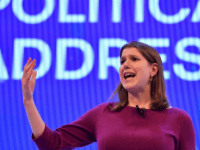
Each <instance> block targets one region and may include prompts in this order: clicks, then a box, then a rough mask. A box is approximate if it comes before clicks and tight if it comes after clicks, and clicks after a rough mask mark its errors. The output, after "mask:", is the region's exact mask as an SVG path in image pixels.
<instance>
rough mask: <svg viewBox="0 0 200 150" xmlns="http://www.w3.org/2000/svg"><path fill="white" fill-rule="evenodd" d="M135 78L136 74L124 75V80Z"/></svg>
mask: <svg viewBox="0 0 200 150" xmlns="http://www.w3.org/2000/svg"><path fill="white" fill-rule="evenodd" d="M135 76H136V74H134V73H127V74H125V75H124V78H125V79H130V78H134V77H135Z"/></svg>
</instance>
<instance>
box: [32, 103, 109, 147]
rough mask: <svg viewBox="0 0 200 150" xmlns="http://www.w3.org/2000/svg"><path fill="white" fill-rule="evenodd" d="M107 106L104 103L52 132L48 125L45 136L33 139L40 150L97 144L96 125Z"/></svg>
mask: <svg viewBox="0 0 200 150" xmlns="http://www.w3.org/2000/svg"><path fill="white" fill-rule="evenodd" d="M106 106H107V104H106V103H105V102H104V103H102V104H100V105H98V106H96V107H94V108H92V109H91V110H89V111H88V112H86V113H85V114H84V115H83V116H81V117H80V118H78V119H77V120H76V121H74V122H72V123H70V124H66V125H63V126H61V127H59V128H57V129H56V130H55V131H52V130H51V129H50V128H49V127H48V126H47V125H46V124H45V130H44V132H43V134H42V135H41V136H40V137H38V138H37V139H34V135H33V134H32V136H31V138H32V140H33V141H34V142H35V144H36V145H37V147H38V148H39V150H47V149H48V150H61V149H62V150H67V149H73V148H76V147H82V146H86V145H88V144H91V143H92V142H96V141H97V140H96V131H95V130H96V123H97V121H98V120H99V118H100V117H101V115H102V114H103V112H104V108H105V107H106Z"/></svg>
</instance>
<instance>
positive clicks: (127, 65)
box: [123, 61, 129, 69]
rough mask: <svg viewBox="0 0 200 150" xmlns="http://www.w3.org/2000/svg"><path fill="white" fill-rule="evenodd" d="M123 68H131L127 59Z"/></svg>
mask: <svg viewBox="0 0 200 150" xmlns="http://www.w3.org/2000/svg"><path fill="white" fill-rule="evenodd" d="M123 68H124V69H129V64H128V62H127V61H125V62H124V64H123Z"/></svg>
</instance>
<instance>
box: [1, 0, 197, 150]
mask: <svg viewBox="0 0 200 150" xmlns="http://www.w3.org/2000/svg"><path fill="white" fill-rule="evenodd" d="M130 41H141V42H144V43H147V44H150V45H151V46H153V47H154V48H155V49H157V51H158V52H159V54H160V56H161V58H162V62H163V67H164V78H165V86H166V92H167V97H168V100H169V103H170V106H172V107H178V108H180V109H183V110H185V111H186V112H187V113H188V114H189V115H190V116H191V118H192V121H193V123H194V127H195V133H196V142H197V145H196V149H197V150H200V136H199V135H200V94H199V93H200V0H0V149H1V150H36V149H37V147H36V145H35V144H34V142H33V141H32V140H31V134H32V131H31V127H30V125H29V121H28V118H27V115H26V111H25V108H24V106H23V99H22V89H21V77H22V72H23V67H24V65H25V63H26V61H27V59H28V58H29V57H31V58H32V59H36V70H37V72H38V74H37V80H36V86H35V91H34V101H35V104H36V107H37V109H38V110H39V113H40V115H41V117H42V119H43V120H44V122H45V123H46V124H47V125H48V126H49V127H50V128H51V129H52V130H55V129H56V128H58V127H60V126H62V125H64V124H69V123H71V122H72V121H74V120H76V119H78V118H79V117H80V116H81V115H83V114H84V113H86V112H87V111H88V110H90V109H91V108H93V107H95V106H97V105H98V104H101V103H103V102H107V101H108V98H109V97H110V95H111V94H112V92H113V91H114V90H115V88H116V87H117V85H118V83H119V81H120V80H119V72H118V69H119V66H120V62H119V51H120V48H121V46H122V45H124V44H125V43H127V42H130ZM78 149H80V150H96V149H97V143H92V144H91V145H88V146H86V147H83V148H78Z"/></svg>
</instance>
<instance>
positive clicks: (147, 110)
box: [124, 105, 172, 111]
mask: <svg viewBox="0 0 200 150" xmlns="http://www.w3.org/2000/svg"><path fill="white" fill-rule="evenodd" d="M125 107H127V108H130V109H133V108H134V109H136V107H132V106H128V105H126V106H124V108H125ZM141 108H143V107H141ZM141 108H140V109H141ZM171 108H172V107H171V106H170V108H167V109H164V110H170V109H171ZM145 110H147V111H149V110H152V109H146V108H145ZM152 111H153V110H152Z"/></svg>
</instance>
